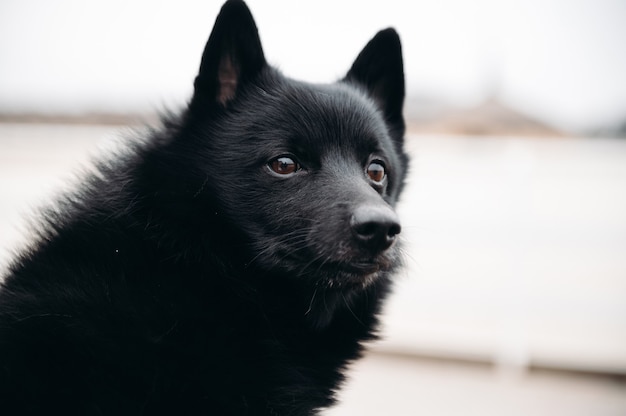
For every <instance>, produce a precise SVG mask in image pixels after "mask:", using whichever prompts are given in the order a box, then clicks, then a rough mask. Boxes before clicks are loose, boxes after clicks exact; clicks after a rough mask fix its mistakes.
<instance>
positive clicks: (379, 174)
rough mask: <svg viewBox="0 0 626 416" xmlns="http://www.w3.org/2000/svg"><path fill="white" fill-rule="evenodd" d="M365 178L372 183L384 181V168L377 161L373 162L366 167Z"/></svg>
mask: <svg viewBox="0 0 626 416" xmlns="http://www.w3.org/2000/svg"><path fill="white" fill-rule="evenodd" d="M366 172H367V176H369V178H370V179H371V180H372V181H374V182H379V183H380V182H382V181H383V179H385V166H384V165H383V163H382V162H381V161H379V160H375V161H373V162H371V163H370V164H369V166H368V167H367V171H366Z"/></svg>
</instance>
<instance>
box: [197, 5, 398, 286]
mask: <svg viewBox="0 0 626 416" xmlns="http://www.w3.org/2000/svg"><path fill="white" fill-rule="evenodd" d="M403 100H404V74H403V64H402V54H401V46H400V40H399V38H398V35H397V34H396V32H395V31H394V30H393V29H387V30H383V31H381V32H379V33H378V34H377V35H376V36H375V37H374V38H373V39H372V40H371V41H370V42H369V43H368V44H367V45H366V46H365V48H364V49H363V51H362V52H361V53H360V54H359V55H358V57H357V58H356V60H355V62H354V64H353V66H352V67H351V69H350V70H349V71H348V73H347V75H346V76H345V78H343V79H341V80H339V81H338V82H336V83H333V84H328V85H313V84H308V83H304V82H299V81H294V80H292V79H289V78H287V77H285V76H283V75H282V74H280V73H279V72H278V71H277V70H276V69H274V68H272V67H271V66H269V65H268V64H267V62H266V60H265V58H264V54H263V50H262V47H261V42H260V39H259V36H258V33H257V29H256V26H255V23H254V21H253V19H252V16H251V15H250V12H249V10H248V9H247V7H246V6H245V4H244V3H243V2H242V1H239V0H230V1H228V2H227V3H226V4H225V5H224V6H223V8H222V11H221V12H220V15H219V16H218V18H217V21H216V23H215V27H214V29H213V32H212V33H211V36H210V38H209V41H208V43H207V45H206V48H205V50H204V54H203V57H202V62H201V66H200V71H199V74H198V76H197V78H196V81H195V92H194V95H193V98H192V100H191V102H190V105H189V110H188V113H187V116H186V126H185V129H186V131H187V136H189V137H192V138H193V140H195V141H196V142H197V143H194V145H193V146H189V148H190V149H196V150H194V155H193V158H190V160H192V162H190V165H192V166H190V169H192V170H194V171H195V172H196V181H197V188H198V191H197V194H195V195H194V197H196V198H197V199H200V200H201V199H202V198H203V197H204V198H206V199H207V200H210V201H212V204H217V208H216V209H215V211H216V212H215V213H214V212H207V215H219V216H221V217H223V218H224V221H227V222H229V223H230V224H234V225H235V226H236V227H237V228H238V229H239V231H241V233H242V235H244V236H245V240H246V241H245V245H246V246H247V250H244V251H247V252H248V254H247V258H242V261H245V262H248V263H249V264H250V265H251V267H252V266H254V267H255V268H257V269H258V268H259V267H260V270H263V271H267V272H271V273H270V274H273V275H276V274H280V275H283V276H288V277H289V278H293V279H299V280H302V281H307V282H310V283H311V284H313V285H316V286H323V287H325V288H340V289H345V290H348V288H359V287H366V286H368V285H369V284H371V283H372V282H374V281H376V279H377V278H380V277H381V276H383V275H386V274H387V273H388V272H389V271H390V270H391V269H392V268H393V267H394V266H395V265H396V264H398V259H399V254H398V247H397V246H398V245H397V239H398V234H399V233H400V230H401V226H400V222H399V219H398V216H397V215H396V213H395V211H394V206H395V204H396V201H397V199H398V196H399V193H400V191H401V189H402V187H403V181H404V178H405V175H406V170H407V156H406V154H405V153H404V151H403V140H404V139H403V136H404V120H403V117H402V105H403ZM198 143H201V145H198ZM218 211H219V212H218ZM242 252H243V251H242Z"/></svg>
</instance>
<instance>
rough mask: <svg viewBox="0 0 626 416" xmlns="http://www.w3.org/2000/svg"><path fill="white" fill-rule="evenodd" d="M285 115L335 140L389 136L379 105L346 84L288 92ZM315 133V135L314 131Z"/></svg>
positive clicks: (299, 87)
mask: <svg viewBox="0 0 626 416" xmlns="http://www.w3.org/2000/svg"><path fill="white" fill-rule="evenodd" d="M283 103H284V111H285V112H286V114H288V116H289V118H290V119H291V120H294V121H295V120H298V121H299V123H296V124H297V125H299V126H301V127H304V128H305V129H310V130H315V131H317V132H318V133H321V134H324V133H328V134H331V135H333V136H338V137H342V136H344V137H345V136H371V137H382V136H386V135H387V129H386V126H385V122H384V119H383V116H382V113H381V111H380V110H379V109H378V108H377V106H376V103H375V102H374V101H373V100H372V99H371V98H369V97H368V96H367V95H366V94H364V93H363V92H361V91H360V90H358V89H357V88H355V87H353V86H350V85H346V84H344V83H341V82H339V83H336V84H322V85H315V84H304V83H303V84H299V85H296V86H292V87H291V88H288V89H287V90H286V91H284V95H283ZM311 133H314V131H311Z"/></svg>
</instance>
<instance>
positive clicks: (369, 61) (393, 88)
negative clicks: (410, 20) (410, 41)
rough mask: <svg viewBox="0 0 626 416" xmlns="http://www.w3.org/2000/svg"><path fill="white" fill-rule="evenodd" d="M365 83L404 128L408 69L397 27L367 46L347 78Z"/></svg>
mask: <svg viewBox="0 0 626 416" xmlns="http://www.w3.org/2000/svg"><path fill="white" fill-rule="evenodd" d="M345 80H346V81H348V82H353V83H357V84H360V85H362V86H364V87H365V89H366V90H367V91H368V92H369V94H370V96H372V98H374V100H375V101H376V102H377V103H378V105H379V106H380V108H381V110H382V111H383V113H384V115H385V119H386V120H387V122H388V123H390V124H391V125H393V126H394V127H395V128H400V129H401V130H402V131H401V132H400V134H403V132H404V119H403V117H402V106H403V104H404V69H403V62H402V45H401V44H400V37H399V36H398V34H397V33H396V31H395V30H393V29H391V28H389V29H385V30H381V31H380V32H378V33H377V34H376V36H374V38H373V39H372V40H370V41H369V43H368V44H367V45H366V46H365V48H363V50H362V51H361V53H360V54H359V56H358V57H357V58H356V60H355V61H354V64H352V68H350V71H348V74H347V75H346V78H345Z"/></svg>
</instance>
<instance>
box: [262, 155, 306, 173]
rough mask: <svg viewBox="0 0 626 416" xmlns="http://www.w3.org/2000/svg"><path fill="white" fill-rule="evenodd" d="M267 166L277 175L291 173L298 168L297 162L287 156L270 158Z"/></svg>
mask: <svg viewBox="0 0 626 416" xmlns="http://www.w3.org/2000/svg"><path fill="white" fill-rule="evenodd" d="M267 165H268V166H269V168H270V169H271V170H272V171H273V172H274V173H277V174H279V175H291V174H292V173H296V172H297V171H299V170H300V165H299V164H298V162H296V161H295V160H293V159H292V158H290V157H289V156H280V157H277V158H276V159H273V160H271V161H270V162H269V163H268V164H267Z"/></svg>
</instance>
